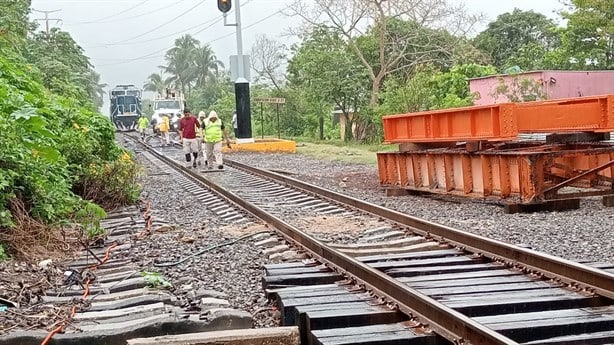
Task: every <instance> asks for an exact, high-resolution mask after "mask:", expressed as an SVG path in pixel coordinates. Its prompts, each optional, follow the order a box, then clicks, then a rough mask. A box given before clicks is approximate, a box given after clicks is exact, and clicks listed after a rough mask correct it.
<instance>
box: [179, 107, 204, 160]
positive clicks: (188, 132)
mask: <svg viewBox="0 0 614 345" xmlns="http://www.w3.org/2000/svg"><path fill="white" fill-rule="evenodd" d="M183 114H184V116H183V118H182V119H181V120H180V121H179V136H180V138H181V142H182V143H183V152H184V153H185V161H186V167H187V168H189V167H190V162H191V161H192V156H193V157H194V162H193V163H192V167H194V168H196V159H197V158H198V139H197V138H196V128H198V129H200V123H199V122H198V119H197V118H195V117H194V116H192V114H190V111H189V110H188V109H185V110H184V111H183Z"/></svg>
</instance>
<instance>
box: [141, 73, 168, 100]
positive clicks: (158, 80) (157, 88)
mask: <svg viewBox="0 0 614 345" xmlns="http://www.w3.org/2000/svg"><path fill="white" fill-rule="evenodd" d="M171 79H172V77H170V78H166V79H164V77H163V76H162V74H161V73H152V74H150V75H149V77H147V82H146V83H145V85H144V87H143V89H144V90H145V91H152V92H155V93H157V94H158V95H164V94H165V91H166V88H168V87H170V86H171V84H172V80H171Z"/></svg>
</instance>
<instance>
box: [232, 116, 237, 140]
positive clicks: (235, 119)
mask: <svg viewBox="0 0 614 345" xmlns="http://www.w3.org/2000/svg"><path fill="white" fill-rule="evenodd" d="M232 130H233V131H234V135H235V139H238V138H239V127H238V125H237V111H236V110H235V111H233V112H232Z"/></svg>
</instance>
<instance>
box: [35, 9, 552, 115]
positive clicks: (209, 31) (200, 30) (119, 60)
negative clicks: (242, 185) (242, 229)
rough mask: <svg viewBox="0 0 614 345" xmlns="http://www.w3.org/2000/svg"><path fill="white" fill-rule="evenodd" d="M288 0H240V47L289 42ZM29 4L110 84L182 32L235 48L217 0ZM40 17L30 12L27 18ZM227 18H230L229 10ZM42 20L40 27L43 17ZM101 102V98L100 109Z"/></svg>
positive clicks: (226, 50)
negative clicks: (264, 39)
mask: <svg viewBox="0 0 614 345" xmlns="http://www.w3.org/2000/svg"><path fill="white" fill-rule="evenodd" d="M339 1H342V0H339ZM456 1H464V2H465V3H466V6H467V9H468V10H469V11H470V12H473V13H479V12H482V13H484V14H485V15H486V17H487V19H488V20H492V19H494V18H496V17H497V15H499V14H501V13H505V12H509V11H511V10H513V9H514V7H517V8H520V9H523V10H534V11H536V12H540V13H543V14H544V15H546V16H548V17H551V18H556V14H555V13H554V12H555V11H556V10H558V9H561V8H562V5H561V4H560V2H559V0H498V1H497V0H456ZM288 3H290V0H241V15H242V22H243V27H244V30H243V50H244V52H249V50H250V48H251V46H252V44H253V43H254V40H255V38H256V35H258V34H266V35H267V36H268V37H271V38H275V39H277V40H279V41H281V42H283V43H286V44H288V45H289V44H291V43H293V42H294V41H295V39H294V38H292V37H289V36H287V35H285V33H286V32H287V29H288V28H289V27H292V26H294V25H295V24H296V23H297V22H296V21H297V19H295V18H287V17H285V16H283V15H281V14H279V12H278V11H280V10H281V9H283V8H284V7H285V6H286V4H288ZM233 5H235V3H234V2H233ZM32 7H33V8H34V9H36V10H46V11H50V10H57V9H61V11H60V12H55V13H51V14H50V15H49V17H50V18H60V19H62V22H61V23H59V24H58V23H55V22H50V25H53V26H58V27H60V28H61V29H62V30H65V31H68V32H69V33H70V34H71V35H72V36H73V38H74V39H75V40H76V41H77V43H78V44H80V45H81V46H82V47H83V48H84V50H85V54H86V55H87V56H89V57H90V59H91V62H92V64H93V65H94V67H95V69H96V71H97V72H98V73H100V74H101V80H102V82H103V83H107V84H109V85H111V86H114V85H116V84H135V85H137V86H142V85H143V83H144V82H145V80H146V78H147V76H148V75H149V74H151V73H153V72H159V69H158V67H157V66H159V65H162V64H164V58H163V56H164V53H165V51H166V50H167V49H168V48H170V47H172V46H173V42H174V40H175V39H176V38H177V37H179V36H181V35H183V34H186V33H188V34H191V35H192V36H194V37H195V38H197V39H198V40H200V41H201V42H203V43H209V44H210V45H211V47H212V48H213V51H214V52H215V54H216V56H217V58H218V59H219V60H221V61H222V62H224V64H225V65H226V66H228V61H229V56H230V55H232V54H236V49H237V48H236V39H235V35H234V32H235V28H234V27H225V26H224V25H223V20H222V15H221V13H220V12H219V11H218V9H217V1H216V0H204V1H203V0H32ZM43 17H44V15H43V14H42V13H36V12H34V13H33V14H32V18H43ZM228 19H229V22H230V23H233V22H234V12H231V13H230V14H229V16H228ZM486 23H487V22H486ZM486 23H484V24H483V25H485V24H486ZM41 24H42V25H41V28H44V22H41ZM106 108H107V100H106V99H105V107H104V108H103V109H102V111H103V113H106V112H107V111H106Z"/></svg>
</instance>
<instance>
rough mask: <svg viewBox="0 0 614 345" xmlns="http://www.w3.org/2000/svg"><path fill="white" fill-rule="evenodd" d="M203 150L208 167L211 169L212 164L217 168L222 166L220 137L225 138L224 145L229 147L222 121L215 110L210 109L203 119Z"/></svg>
mask: <svg viewBox="0 0 614 345" xmlns="http://www.w3.org/2000/svg"><path fill="white" fill-rule="evenodd" d="M204 135H205V151H206V152H207V158H206V160H205V162H208V168H209V169H213V164H215V165H216V166H217V168H218V169H223V168H224V161H223V160H222V139H225V140H226V145H227V146H228V147H229V148H230V140H228V133H227V132H226V128H224V123H222V120H221V119H220V118H219V117H218V116H217V113H216V112H215V111H211V112H210V113H209V116H208V117H207V119H206V120H205V130H204Z"/></svg>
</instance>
